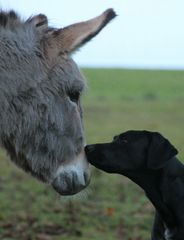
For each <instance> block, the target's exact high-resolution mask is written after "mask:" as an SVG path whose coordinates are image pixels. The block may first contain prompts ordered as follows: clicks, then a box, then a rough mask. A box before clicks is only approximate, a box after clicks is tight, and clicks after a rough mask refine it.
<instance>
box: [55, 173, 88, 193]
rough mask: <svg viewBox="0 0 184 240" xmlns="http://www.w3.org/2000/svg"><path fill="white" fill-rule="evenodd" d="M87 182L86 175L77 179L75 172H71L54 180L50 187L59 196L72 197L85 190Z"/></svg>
mask: <svg viewBox="0 0 184 240" xmlns="http://www.w3.org/2000/svg"><path fill="white" fill-rule="evenodd" d="M89 182H90V181H89V177H88V175H87V174H85V173H84V175H83V177H82V179H81V177H80V179H79V177H78V175H77V174H76V173H75V172H71V173H66V174H63V175H60V176H58V177H57V178H55V180H54V181H53V183H52V186H53V188H54V189H55V190H56V191H57V192H58V193H59V194H60V195H74V194H76V193H78V192H80V191H82V190H83V189H84V188H86V187H87V186H88V184H89Z"/></svg>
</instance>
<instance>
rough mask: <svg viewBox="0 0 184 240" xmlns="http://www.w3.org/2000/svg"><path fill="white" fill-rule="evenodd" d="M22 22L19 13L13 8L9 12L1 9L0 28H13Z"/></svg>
mask: <svg viewBox="0 0 184 240" xmlns="http://www.w3.org/2000/svg"><path fill="white" fill-rule="evenodd" d="M20 23H22V22H21V20H20V17H19V15H18V14H17V13H16V12H14V11H13V10H11V11H9V12H4V11H2V10H1V11H0V28H2V27H3V28H6V27H8V28H12V27H14V26H16V25H19V24H20Z"/></svg>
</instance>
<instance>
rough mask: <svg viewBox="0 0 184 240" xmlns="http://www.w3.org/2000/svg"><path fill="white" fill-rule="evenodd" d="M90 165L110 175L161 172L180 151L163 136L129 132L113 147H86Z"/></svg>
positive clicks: (121, 136)
mask: <svg viewBox="0 0 184 240" xmlns="http://www.w3.org/2000/svg"><path fill="white" fill-rule="evenodd" d="M85 150H86V155H87V158H88V160H89V162H90V163H91V164H92V165H94V166H95V167H97V168H100V169H102V170H104V171H106V172H110V173H121V172H122V171H124V170H133V169H159V168H162V167H164V166H165V165H166V164H167V162H168V161H169V160H170V159H171V158H172V157H174V156H175V155H176V154H177V153H178V151H177V150H176V148H175V147H174V146H173V145H172V144H171V143H170V142H169V141H168V140H167V139H166V138H164V137H163V136H162V135H161V134H160V133H157V132H149V131H127V132H125V133H122V134H120V135H118V136H115V137H114V139H113V141H112V142H111V143H104V144H94V145H88V146H86V149H85Z"/></svg>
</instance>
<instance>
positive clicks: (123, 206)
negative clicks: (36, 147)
mask: <svg viewBox="0 0 184 240" xmlns="http://www.w3.org/2000/svg"><path fill="white" fill-rule="evenodd" d="M83 73H84V75H85V76H86V78H87V79H88V81H87V82H88V89H87V91H86V93H85V94H84V96H83V97H82V98H83V99H82V100H83V106H84V125H85V129H86V139H87V142H88V143H96V142H106V141H111V139H112V137H113V136H114V135H116V134H118V133H120V132H123V131H126V130H128V129H147V130H153V131H159V132H161V133H162V134H163V135H165V136H166V137H167V138H169V139H170V141H171V142H172V143H173V144H174V145H175V146H176V147H177V148H178V150H179V157H180V159H181V160H182V159H183V160H184V147H183V146H184V133H183V124H184V108H183V102H184V72H183V71H143V70H139V71H138V70H136V71H133V70H120V69H98V70H95V69H83ZM0 158H1V161H0V239H2V240H68V239H69V240H77V239H81V240H89V239H90V240H116V239H117V240H118V239H123V240H148V239H149V236H150V230H151V225H152V221H153V215H154V209H153V207H152V205H151V204H150V203H149V201H148V200H147V199H146V197H145V196H144V193H143V191H142V190H141V189H140V188H138V187H137V186H136V185H135V184H133V183H132V182H130V181H129V180H128V179H127V178H125V177H123V176H118V175H108V174H106V173H103V172H102V171H99V170H97V169H94V168H93V169H92V179H91V184H90V187H89V189H88V190H86V192H84V193H83V194H81V197H79V198H78V199H73V200H69V199H65V198H60V197H59V196H58V195H56V193H55V192H54V191H53V190H52V189H51V188H50V187H48V186H46V185H44V184H42V183H40V182H38V181H36V180H35V179H33V178H32V177H30V176H29V175H26V174H25V173H24V172H23V171H21V170H19V169H18V168H17V167H15V166H14V165H13V164H12V163H11V162H10V161H9V160H8V157H7V156H6V154H5V153H4V152H3V151H1V152H0Z"/></svg>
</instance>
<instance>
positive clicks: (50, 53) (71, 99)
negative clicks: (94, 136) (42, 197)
mask: <svg viewBox="0 0 184 240" xmlns="http://www.w3.org/2000/svg"><path fill="white" fill-rule="evenodd" d="M115 16H116V14H115V13H114V11H113V10H112V9H109V10H107V11H105V12H104V13H103V14H102V15H100V16H99V17H96V18H94V19H91V20H89V21H86V22H81V23H78V24H74V25H71V26H68V27H67V28H65V29H54V28H51V27H50V26H49V25H48V20H47V17H46V16H45V15H43V14H39V15H37V16H33V17H31V18H28V19H27V21H23V20H21V18H20V17H19V16H18V15H17V14H16V13H15V12H13V11H10V12H0V141H1V145H2V146H3V147H4V148H5V149H6V150H7V152H8V153H9V155H10V157H11V160H12V161H14V162H15V163H16V164H17V165H18V166H19V167H21V168H22V169H24V170H25V171H26V172H30V173H31V174H32V175H33V176H35V177H37V178H38V179H40V180H42V181H44V182H48V183H52V185H53V187H54V188H55V189H56V190H57V191H58V192H59V193H60V194H74V193H76V192H78V191H80V190H81V189H82V188H84V187H85V186H86V185H87V184H88V183H89V171H88V163H87V160H86V158H85V154H84V131H83V124H82V110H81V106H80V99H79V96H80V95H81V93H82V91H83V89H84V88H85V81H84V78H83V76H82V75H81V73H80V71H79V69H78V67H77V65H76V64H75V62H74V61H73V60H72V59H71V58H70V54H71V52H72V51H75V50H76V49H77V48H78V47H79V46H81V45H83V44H84V43H85V42H87V41H89V40H90V39H91V38H92V37H94V36H95V35H96V34H98V32H99V31H100V30H101V29H102V28H103V27H104V26H105V25H106V24H107V23H108V22H109V21H110V20H111V19H112V18H114V17H115Z"/></svg>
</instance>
